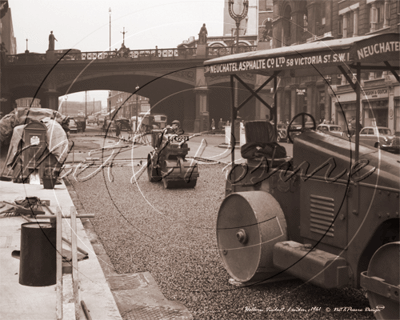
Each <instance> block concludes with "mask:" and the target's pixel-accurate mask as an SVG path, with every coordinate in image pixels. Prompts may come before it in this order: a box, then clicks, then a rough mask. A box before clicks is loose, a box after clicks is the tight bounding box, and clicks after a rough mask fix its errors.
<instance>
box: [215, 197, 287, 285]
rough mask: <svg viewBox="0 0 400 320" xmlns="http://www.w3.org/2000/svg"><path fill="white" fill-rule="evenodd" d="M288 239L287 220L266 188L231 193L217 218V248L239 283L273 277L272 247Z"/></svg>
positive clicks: (225, 264)
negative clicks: (264, 189) (263, 189)
mask: <svg viewBox="0 0 400 320" xmlns="http://www.w3.org/2000/svg"><path fill="white" fill-rule="evenodd" d="M285 240H287V233H286V220H285V217H284V214H283V211H282V209H281V207H280V205H279V203H278V202H277V201H276V199H275V198H274V197H273V196H272V195H271V194H269V193H267V192H264V191H248V192H237V193H231V194H230V195H229V196H227V197H226V198H225V199H224V201H223V202H222V204H221V207H220V209H219V212H218V218H217V242H218V250H219V253H220V256H221V259H222V262H223V264H224V266H225V269H226V270H227V271H228V273H229V274H230V276H231V277H232V278H233V279H234V280H236V281H239V282H242V283H243V282H250V281H251V282H253V281H263V280H272V281H273V279H272V278H273V277H274V276H275V275H276V274H279V271H278V270H276V269H275V268H274V267H273V262H272V249H273V247H274V244H275V243H277V242H281V241H285Z"/></svg>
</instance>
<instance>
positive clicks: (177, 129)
mask: <svg viewBox="0 0 400 320" xmlns="http://www.w3.org/2000/svg"><path fill="white" fill-rule="evenodd" d="M171 131H172V132H171V133H173V134H178V135H180V134H184V133H185V132H184V131H183V130H182V128H181V123H180V122H179V121H178V120H174V121H172V123H171Z"/></svg>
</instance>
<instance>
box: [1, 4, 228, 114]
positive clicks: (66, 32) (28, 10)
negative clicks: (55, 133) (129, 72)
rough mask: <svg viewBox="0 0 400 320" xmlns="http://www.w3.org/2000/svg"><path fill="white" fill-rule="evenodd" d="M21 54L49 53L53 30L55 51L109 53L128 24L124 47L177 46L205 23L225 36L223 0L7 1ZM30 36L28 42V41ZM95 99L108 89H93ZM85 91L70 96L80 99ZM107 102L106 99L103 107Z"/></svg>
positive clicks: (213, 32) (103, 96)
mask: <svg viewBox="0 0 400 320" xmlns="http://www.w3.org/2000/svg"><path fill="white" fill-rule="evenodd" d="M9 7H10V8H11V13H12V19H13V27H14V36H15V37H16V39H17V53H23V52H25V50H26V49H27V46H28V50H29V51H30V52H37V53H45V52H46V50H47V49H48V43H49V42H48V36H49V34H50V31H53V33H54V35H55V37H56V39H57V41H56V42H55V49H56V50H60V49H70V48H74V49H79V50H81V51H83V52H85V51H107V50H108V48H109V36H110V32H109V30H110V28H109V27H110V22H109V20H110V13H109V9H111V49H112V50H114V49H115V48H120V47H121V44H122V37H123V34H122V32H123V30H124V27H125V31H126V34H125V46H126V47H128V48H130V49H150V48H155V46H158V47H159V48H176V46H177V45H179V44H181V43H182V42H183V41H184V40H187V39H189V37H191V36H194V37H196V38H198V33H199V31H200V28H201V26H202V25H203V23H205V24H206V26H207V31H208V36H222V35H223V7H224V0H209V1H207V0H147V1H145V0H35V1H29V0H28V1H26V0H9ZM26 39H28V42H26ZM89 96H90V98H91V99H93V97H96V99H97V97H101V99H102V100H103V101H106V100H104V99H106V96H107V92H101V93H100V92H89ZM82 99H84V93H78V94H73V95H69V97H68V100H76V101H82ZM104 106H105V102H103V107H104Z"/></svg>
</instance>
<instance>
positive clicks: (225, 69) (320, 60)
mask: <svg viewBox="0 0 400 320" xmlns="http://www.w3.org/2000/svg"><path fill="white" fill-rule="evenodd" d="M349 61H350V60H349V53H348V52H342V53H327V54H314V55H306V54H305V55H302V56H299V55H296V56H286V57H285V56H278V57H271V58H263V59H256V60H244V61H234V62H227V63H217V64H215V65H209V66H205V67H204V68H205V74H228V73H236V72H240V71H243V72H246V71H251V70H282V69H290V68H292V67H308V66H319V65H320V66H326V65H332V64H339V63H343V62H345V63H346V62H349Z"/></svg>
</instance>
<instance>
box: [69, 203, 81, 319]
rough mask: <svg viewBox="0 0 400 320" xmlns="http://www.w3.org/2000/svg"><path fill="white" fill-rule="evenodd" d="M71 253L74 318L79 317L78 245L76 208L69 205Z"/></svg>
mask: <svg viewBox="0 0 400 320" xmlns="http://www.w3.org/2000/svg"><path fill="white" fill-rule="evenodd" d="M70 215H71V253H72V287H73V293H74V305H75V318H76V320H79V319H80V306H81V303H80V299H79V275H78V248H77V247H78V246H77V241H78V239H77V234H76V209H75V207H74V206H72V207H71V211H70Z"/></svg>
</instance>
